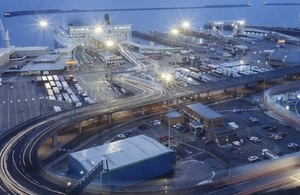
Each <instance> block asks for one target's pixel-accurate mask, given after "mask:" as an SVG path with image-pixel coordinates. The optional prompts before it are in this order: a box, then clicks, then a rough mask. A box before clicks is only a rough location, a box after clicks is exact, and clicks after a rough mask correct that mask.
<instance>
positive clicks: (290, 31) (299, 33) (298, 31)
mask: <svg viewBox="0 0 300 195" xmlns="http://www.w3.org/2000/svg"><path fill="white" fill-rule="evenodd" d="M212 28H213V25H212V24H211V23H207V24H205V25H204V29H212ZM222 28H223V29H224V30H230V31H231V30H233V25H232V24H224V25H223V26H222ZM244 28H253V29H258V30H265V31H274V32H278V33H282V34H286V35H290V36H296V37H300V28H286V27H276V26H257V25H245V26H244Z"/></svg>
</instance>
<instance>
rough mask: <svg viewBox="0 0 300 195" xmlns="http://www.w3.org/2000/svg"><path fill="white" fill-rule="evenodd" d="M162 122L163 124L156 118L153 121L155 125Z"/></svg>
mask: <svg viewBox="0 0 300 195" xmlns="http://www.w3.org/2000/svg"><path fill="white" fill-rule="evenodd" d="M160 124H161V122H160V120H154V121H153V125H154V126H156V125H160Z"/></svg>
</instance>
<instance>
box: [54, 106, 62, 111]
mask: <svg viewBox="0 0 300 195" xmlns="http://www.w3.org/2000/svg"><path fill="white" fill-rule="evenodd" d="M53 110H54V111H55V112H60V111H61V107H60V106H53Z"/></svg>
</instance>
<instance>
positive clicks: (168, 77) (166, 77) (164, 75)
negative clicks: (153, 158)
mask: <svg viewBox="0 0 300 195" xmlns="http://www.w3.org/2000/svg"><path fill="white" fill-rule="evenodd" d="M161 79H162V81H163V82H166V84H169V83H170V82H171V81H172V75H171V74H170V73H162V74H161ZM165 91H166V94H167V108H168V147H169V148H171V121H170V118H171V116H170V113H171V112H170V100H171V93H170V92H169V91H168V90H166V89H165Z"/></svg>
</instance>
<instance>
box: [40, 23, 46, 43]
mask: <svg viewBox="0 0 300 195" xmlns="http://www.w3.org/2000/svg"><path fill="white" fill-rule="evenodd" d="M39 25H40V27H41V28H42V30H43V45H44V46H45V28H46V27H47V26H48V22H47V21H46V20H41V21H40V22H39Z"/></svg>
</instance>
